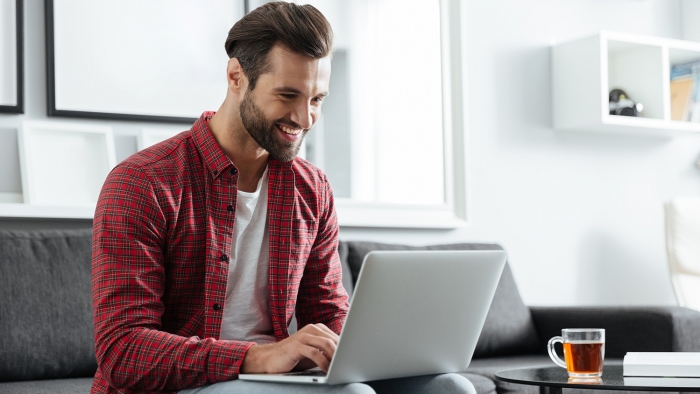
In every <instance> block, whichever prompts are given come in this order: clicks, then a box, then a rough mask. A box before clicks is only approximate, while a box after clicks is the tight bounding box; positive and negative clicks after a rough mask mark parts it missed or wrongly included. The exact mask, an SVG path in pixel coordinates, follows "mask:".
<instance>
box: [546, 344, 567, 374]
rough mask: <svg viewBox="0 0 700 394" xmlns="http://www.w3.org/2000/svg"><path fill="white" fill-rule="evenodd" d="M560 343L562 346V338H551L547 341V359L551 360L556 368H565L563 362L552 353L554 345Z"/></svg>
mask: <svg viewBox="0 0 700 394" xmlns="http://www.w3.org/2000/svg"><path fill="white" fill-rule="evenodd" d="M557 342H559V343H561V344H562V345H563V344H564V338H562V337H553V338H552V339H550V340H549V342H548V343H547V351H549V357H551V358H552V361H554V364H557V365H558V366H560V367H562V368H566V363H565V362H564V360H562V359H560V358H559V356H558V355H557V353H556V352H555V351H554V344H555V343H557Z"/></svg>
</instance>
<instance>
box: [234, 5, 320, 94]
mask: <svg viewBox="0 0 700 394" xmlns="http://www.w3.org/2000/svg"><path fill="white" fill-rule="evenodd" d="M275 44H280V45H282V46H284V47H286V48H287V49H289V50H291V51H292V52H295V53H298V54H300V55H305V56H308V57H311V58H314V59H321V58H324V57H326V56H328V55H329V54H330V52H331V48H332V47H333V30H332V29H331V24H330V23H328V20H326V17H324V16H323V14H322V13H321V11H319V10H318V9H316V8H315V7H314V6H312V5H296V4H292V3H286V2H283V1H278V2H273V3H267V4H265V5H263V6H260V7H258V8H256V9H254V10H253V11H251V12H250V13H248V14H247V15H246V16H244V17H243V18H242V19H241V20H239V21H238V22H236V24H235V25H233V27H232V28H231V30H229V32H228V37H227V38H226V44H225V48H226V53H227V54H228V57H229V58H234V57H235V58H236V59H238V62H239V63H240V64H241V68H243V72H244V73H245V75H246V76H247V77H248V80H249V81H250V87H249V89H250V90H253V88H255V83H256V82H257V80H258V77H259V76H260V74H263V73H265V72H268V71H270V70H269V62H268V56H267V55H268V53H269V52H270V49H272V47H273V46H274V45H275Z"/></svg>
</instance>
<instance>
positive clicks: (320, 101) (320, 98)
mask: <svg viewBox="0 0 700 394" xmlns="http://www.w3.org/2000/svg"><path fill="white" fill-rule="evenodd" d="M314 102H315V103H319V104H320V103H322V102H323V97H314Z"/></svg>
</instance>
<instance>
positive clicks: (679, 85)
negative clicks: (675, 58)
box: [671, 60, 700, 122]
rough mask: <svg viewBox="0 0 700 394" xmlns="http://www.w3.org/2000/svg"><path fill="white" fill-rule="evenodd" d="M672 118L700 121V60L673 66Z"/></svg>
mask: <svg viewBox="0 0 700 394" xmlns="http://www.w3.org/2000/svg"><path fill="white" fill-rule="evenodd" d="M671 119H672V120H681V121H686V122H700V60H696V61H693V62H689V63H684V64H676V65H673V66H671Z"/></svg>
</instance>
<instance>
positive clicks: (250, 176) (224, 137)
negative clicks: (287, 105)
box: [209, 103, 269, 192]
mask: <svg viewBox="0 0 700 394" xmlns="http://www.w3.org/2000/svg"><path fill="white" fill-rule="evenodd" d="M226 107H227V105H226V103H224V105H222V106H221V108H219V111H217V112H216V113H215V114H214V116H212V118H211V119H210V120H209V128H210V129H211V132H212V133H213V134H214V139H216V142H218V143H219V146H220V147H221V149H222V150H223V151H224V153H225V154H226V156H228V158H229V159H231V161H232V162H233V164H234V165H235V166H236V168H237V169H238V190H241V191H244V192H254V191H255V189H256V188H257V186H258V181H260V178H262V176H263V174H264V173H265V168H266V167H267V161H268V158H269V154H268V153H267V151H266V150H264V149H262V148H261V147H260V146H259V145H258V143H257V142H255V140H254V139H253V137H251V136H250V134H249V133H248V131H247V130H246V129H245V127H243V123H242V122H241V119H240V116H238V114H233V113H232V111H230V110H228V109H227V108H226Z"/></svg>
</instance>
